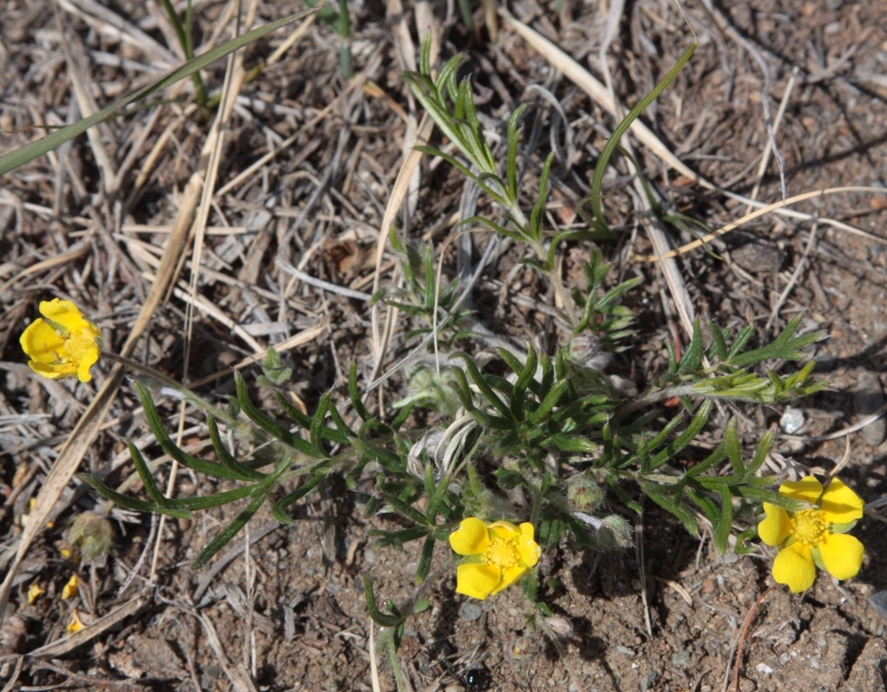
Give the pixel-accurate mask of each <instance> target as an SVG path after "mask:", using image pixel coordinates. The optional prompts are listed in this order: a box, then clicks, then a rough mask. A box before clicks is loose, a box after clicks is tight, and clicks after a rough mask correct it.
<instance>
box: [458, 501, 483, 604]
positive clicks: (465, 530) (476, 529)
mask: <svg viewBox="0 0 887 692" xmlns="http://www.w3.org/2000/svg"><path fill="white" fill-rule="evenodd" d="M450 547H452V549H453V551H454V552H455V553H456V554H458V555H479V554H480V553H483V552H485V551H486V549H487V548H489V547H490V532H489V531H487V525H486V524H485V523H484V522H483V521H481V520H480V519H478V518H476V517H469V518H468V519H463V520H462V523H461V524H459V528H458V529H456V530H455V531H453V533H451V534H450ZM484 598H486V596H484Z"/></svg>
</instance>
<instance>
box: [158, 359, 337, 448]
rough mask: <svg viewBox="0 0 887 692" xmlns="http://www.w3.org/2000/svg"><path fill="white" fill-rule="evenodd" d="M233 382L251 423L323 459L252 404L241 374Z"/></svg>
mask: <svg viewBox="0 0 887 692" xmlns="http://www.w3.org/2000/svg"><path fill="white" fill-rule="evenodd" d="M234 384H235V387H236V388H237V401H238V402H239V403H240V407H241V409H242V410H243V413H244V414H245V415H246V417H247V418H249V419H250V420H251V421H252V422H253V423H255V424H256V425H257V426H259V427H260V428H261V429H262V430H264V431H265V432H266V433H268V434H269V435H271V436H272V437H275V438H277V439H278V440H280V441H281V442H283V443H284V444H286V445H288V446H290V447H292V448H293V449H295V450H297V451H299V452H301V453H302V454H305V455H306V456H309V457H313V458H315V459H323V458H324V457H326V454H325V453H324V451H323V450H320V449H317V448H316V447H314V445H312V444H311V443H310V442H308V441H307V440H303V439H302V438H301V437H299V436H298V435H295V434H293V433H291V432H290V431H289V430H287V429H286V428H284V427H283V426H281V425H278V424H277V423H275V422H274V421H273V420H271V419H270V418H268V416H266V415H265V414H264V413H262V412H261V411H259V409H257V408H256V407H255V406H254V405H253V403H252V401H250V398H249V392H248V391H247V388H246V381H245V380H244V379H243V375H241V374H240V373H239V372H236V371H235V373H234ZM155 434H156V433H155Z"/></svg>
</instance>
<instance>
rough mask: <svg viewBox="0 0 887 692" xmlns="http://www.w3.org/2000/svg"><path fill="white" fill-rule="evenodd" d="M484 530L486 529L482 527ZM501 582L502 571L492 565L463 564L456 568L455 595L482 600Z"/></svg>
mask: <svg viewBox="0 0 887 692" xmlns="http://www.w3.org/2000/svg"><path fill="white" fill-rule="evenodd" d="M484 528H486V527H484ZM501 580H502V570H501V569H499V568H498V567H495V566H493V565H482V564H470V563H469V564H464V565H459V566H458V567H457V568H456V593H460V594H462V595H463V596H470V597H471V598H477V599H478V600H481V601H482V600H484V599H485V598H486V597H487V596H489V595H490V594H491V593H494V589H495V590H496V591H499V590H500V589H497V587H498V586H499V582H500V581H501Z"/></svg>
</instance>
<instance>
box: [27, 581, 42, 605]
mask: <svg viewBox="0 0 887 692" xmlns="http://www.w3.org/2000/svg"><path fill="white" fill-rule="evenodd" d="M45 593H46V589H44V588H43V587H42V586H40V584H38V583H37V582H34V583H33V584H31V586H30V587H28V605H34V604H35V603H36V602H37V599H38V598H40V597H41V596H42V595H43V594H45Z"/></svg>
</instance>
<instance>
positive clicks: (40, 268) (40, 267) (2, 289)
mask: <svg viewBox="0 0 887 692" xmlns="http://www.w3.org/2000/svg"><path fill="white" fill-rule="evenodd" d="M91 249H92V248H91V247H90V245H89V243H84V242H80V243H77V244H76V245H72V246H71V249H70V250H68V251H67V252H65V253H63V254H61V255H56V256H55V257H49V258H47V259H45V260H43V261H41V262H37V264H32V265H31V266H30V267H28V268H27V269H23V270H22V271H20V272H19V273H18V274H16V275H15V276H13V277H12V278H11V279H9V280H8V281H7V282H6V283H5V284H3V285H2V286H0V295H2V294H4V293H6V291H8V290H9V288H10V287H11V286H13V285H14V284H16V283H18V282H19V281H21V280H22V279H24V278H26V277H28V276H30V275H31V274H40V273H42V272H44V271H46V270H47V269H52V268H53V267H58V266H60V265H62V264H67V263H68V262H71V261H73V260H75V259H77V258H79V257H83V255H85V254H86V253H88V252H89V251H90V250H91Z"/></svg>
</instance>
